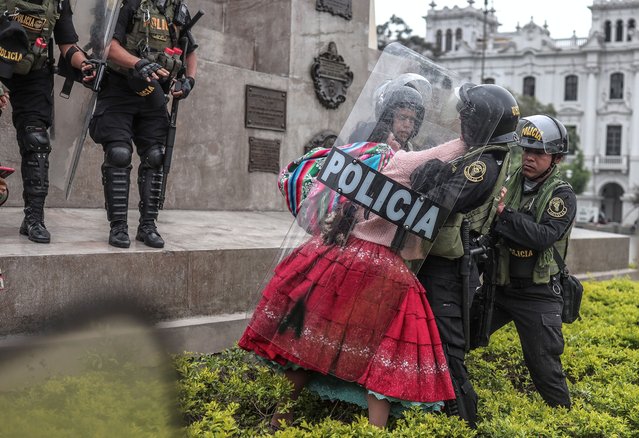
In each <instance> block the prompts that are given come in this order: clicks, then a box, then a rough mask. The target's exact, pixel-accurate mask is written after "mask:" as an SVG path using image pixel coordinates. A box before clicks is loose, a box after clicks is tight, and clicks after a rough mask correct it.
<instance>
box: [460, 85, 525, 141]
mask: <svg viewBox="0 0 639 438" xmlns="http://www.w3.org/2000/svg"><path fill="white" fill-rule="evenodd" d="M455 92H456V94H457V95H458V97H459V101H458V103H457V111H459V117H460V120H461V128H462V138H463V140H464V142H465V143H466V144H467V145H468V146H483V145H484V144H488V143H492V144H499V143H508V142H510V141H513V139H514V132H515V129H516V128H517V122H518V121H519V105H518V104H517V101H516V100H515V98H514V97H513V95H512V94H511V93H510V92H509V91H508V90H506V89H505V88H503V87H500V86H499V85H494V84H481V85H475V84H473V83H470V82H467V83H465V84H463V85H462V86H461V87H459V88H458V89H456V90H455Z"/></svg>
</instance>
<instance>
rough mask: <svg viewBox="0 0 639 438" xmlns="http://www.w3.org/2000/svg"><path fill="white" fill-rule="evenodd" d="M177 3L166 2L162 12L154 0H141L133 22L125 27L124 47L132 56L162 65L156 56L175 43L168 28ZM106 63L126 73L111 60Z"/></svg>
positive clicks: (174, 0)
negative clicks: (164, 9)
mask: <svg viewBox="0 0 639 438" xmlns="http://www.w3.org/2000/svg"><path fill="white" fill-rule="evenodd" d="M177 3H178V1H177V0H171V1H170V2H168V3H167V7H166V11H165V13H164V14H162V12H160V10H159V9H158V8H157V7H156V6H155V2H154V1H152V0H141V1H140V6H139V7H138V9H137V10H136V11H135V14H134V15H133V24H132V26H130V27H129V28H128V29H127V34H126V43H125V44H124V48H125V49H126V50H127V51H128V52H129V53H131V54H132V55H134V56H137V57H140V58H146V59H148V60H149V61H152V62H159V64H160V65H162V66H163V67H164V62H161V61H160V60H159V59H158V58H159V57H161V56H163V55H164V49H166V48H169V47H175V46H176V45H177V41H176V38H175V36H174V35H172V33H171V30H170V26H171V22H172V21H173V15H174V13H175V5H176V4H177ZM107 64H108V66H109V68H111V69H113V70H115V71H117V72H119V73H123V74H126V69H124V68H122V67H120V66H119V65H117V64H115V63H113V62H108V63H107Z"/></svg>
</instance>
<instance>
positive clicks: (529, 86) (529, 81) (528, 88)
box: [522, 76, 535, 97]
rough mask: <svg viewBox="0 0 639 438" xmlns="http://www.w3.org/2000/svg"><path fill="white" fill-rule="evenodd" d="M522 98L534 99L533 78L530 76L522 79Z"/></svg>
mask: <svg viewBox="0 0 639 438" xmlns="http://www.w3.org/2000/svg"><path fill="white" fill-rule="evenodd" d="M522 94H523V95H524V96H531V97H535V78H534V77H532V76H526V77H525V78H524V90H523V93H522Z"/></svg>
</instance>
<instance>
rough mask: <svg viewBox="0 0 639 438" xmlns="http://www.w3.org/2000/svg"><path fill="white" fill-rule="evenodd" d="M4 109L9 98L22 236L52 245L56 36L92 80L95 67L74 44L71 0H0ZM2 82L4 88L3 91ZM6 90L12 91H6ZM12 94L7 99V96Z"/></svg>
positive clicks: (64, 52)
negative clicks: (49, 202)
mask: <svg viewBox="0 0 639 438" xmlns="http://www.w3.org/2000/svg"><path fill="white" fill-rule="evenodd" d="M0 14H1V15H0V52H1V53H4V54H5V55H6V54H11V53H19V55H16V56H8V57H5V56H0V81H1V82H2V84H4V86H5V87H6V89H4V91H0V96H2V95H3V94H4V98H2V97H0V109H1V108H2V107H3V106H4V105H6V102H7V101H10V103H11V107H12V110H13V113H12V114H13V126H14V127H15V129H16V137H17V140H18V146H19V147H20V156H21V157H22V163H21V171H22V184H23V193H22V197H23V199H24V220H23V221H22V225H21V226H20V234H22V235H25V236H28V238H29V240H31V241H33V242H37V243H49V242H50V240H51V235H50V233H49V231H48V230H47V228H46V226H45V225H44V204H45V199H46V197H47V194H48V189H49V170H48V169H49V153H50V152H51V141H50V139H49V133H48V128H49V127H50V126H51V124H52V110H53V102H52V90H53V68H52V65H53V59H51V55H50V53H52V52H51V51H49V50H47V46H50V40H51V38H53V39H54V40H55V42H56V44H57V45H58V47H59V49H60V52H61V54H62V61H63V62H66V63H67V64H70V65H71V66H72V67H73V68H75V69H78V70H80V69H82V70H84V71H85V72H86V73H87V76H86V77H85V79H84V81H85V82H90V81H92V80H93V78H94V73H91V71H92V70H93V65H92V64H90V63H87V57H86V55H85V53H84V52H83V51H82V50H80V49H79V48H78V47H77V46H76V43H77V41H78V35H77V34H76V31H75V28H74V26H73V22H72V11H71V6H70V3H69V1H67V0H20V1H18V0H0ZM2 88H3V87H2V85H0V90H1V89H2ZM7 90H8V91H7ZM7 96H9V99H7Z"/></svg>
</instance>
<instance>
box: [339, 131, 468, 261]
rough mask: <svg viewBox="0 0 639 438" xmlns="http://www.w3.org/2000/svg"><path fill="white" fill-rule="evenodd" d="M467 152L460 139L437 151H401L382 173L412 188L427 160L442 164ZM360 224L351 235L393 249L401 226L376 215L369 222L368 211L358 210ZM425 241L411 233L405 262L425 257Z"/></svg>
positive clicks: (405, 253) (403, 252) (406, 247)
mask: <svg viewBox="0 0 639 438" xmlns="http://www.w3.org/2000/svg"><path fill="white" fill-rule="evenodd" d="M465 151H466V146H465V145H464V143H463V142H462V141H461V140H460V139H456V140H452V141H449V142H447V143H444V144H441V145H439V146H435V147H433V148H430V149H427V150H424V151H418V152H406V151H403V150H400V151H398V152H396V153H395V156H394V157H393V158H392V159H391V160H390V161H389V163H388V164H387V165H386V167H384V169H383V170H382V173H383V174H384V175H386V176H387V177H389V178H391V179H393V180H395V181H396V182H398V183H400V184H403V185H405V186H406V187H410V176H411V174H412V173H413V171H414V170H415V169H417V167H419V165H421V164H422V163H424V162H425V161H428V160H432V159H435V158H437V159H439V160H441V161H451V160H453V159H455V158H457V157H459V156H461V155H463V154H464V152H465ZM357 221H358V222H357V224H356V225H355V228H354V229H353V231H352V232H351V236H354V237H357V238H358V239H362V240H367V241H369V242H374V243H378V244H380V245H384V246H388V247H390V245H391V242H392V241H393V237H394V236H395V231H396V230H397V226H396V225H393V224H391V223H390V222H388V221H387V220H385V219H382V218H381V217H380V216H377V215H376V214H375V213H373V212H371V213H370V216H369V217H368V219H366V220H364V209H363V208H359V209H358V210H357ZM420 241H421V239H420V238H419V237H417V236H415V235H413V234H411V235H410V236H409V237H408V238H407V239H406V245H405V246H404V249H402V251H401V256H402V258H403V259H404V260H415V259H420V258H423V256H422V253H421V245H420Z"/></svg>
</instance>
